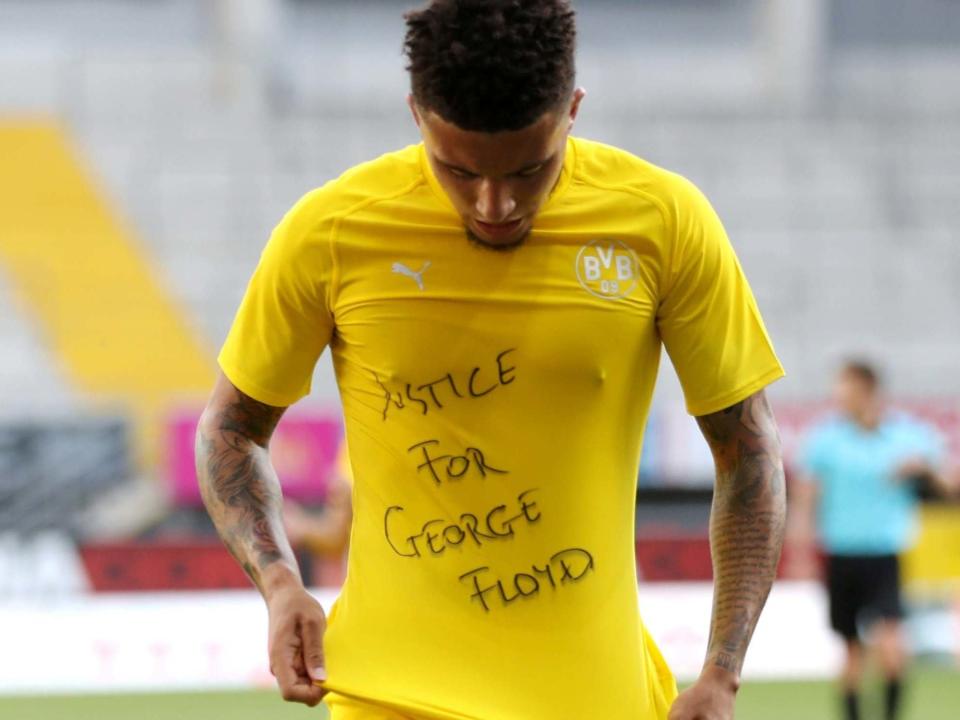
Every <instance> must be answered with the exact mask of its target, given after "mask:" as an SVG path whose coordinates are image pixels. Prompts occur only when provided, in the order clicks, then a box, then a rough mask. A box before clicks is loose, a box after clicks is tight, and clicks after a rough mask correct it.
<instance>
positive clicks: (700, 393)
mask: <svg viewBox="0 0 960 720" xmlns="http://www.w3.org/2000/svg"><path fill="white" fill-rule="evenodd" d="M669 210H670V214H671V216H672V224H673V227H672V228H668V233H669V232H671V231H672V235H673V237H672V238H671V240H672V242H673V247H672V252H671V253H670V254H669V256H668V259H667V262H666V268H665V273H664V277H663V278H662V281H661V299H660V306H659V309H658V313H657V323H658V329H659V332H660V337H661V338H662V340H663V344H664V346H665V347H666V350H667V354H668V355H669V356H670V360H671V361H672V363H673V366H674V368H675V369H676V371H677V375H678V376H679V378H680V384H681V386H682V387H683V392H684V397H685V398H686V404H687V411H688V412H689V413H690V414H691V415H708V414H710V413H713V412H718V411H720V410H723V409H724V408H727V407H729V406H731V405H734V404H736V403H738V402H740V401H741V400H743V399H745V398H747V397H749V396H750V395H752V394H753V393H755V392H757V391H759V390H761V389H762V388H764V387H765V386H766V385H768V384H770V383H771V382H773V381H774V380H777V379H778V378H780V377H782V376H783V374H784V372H783V368H782V367H781V365H780V362H779V360H778V359H777V356H776V354H775V353H774V350H773V345H772V344H771V342H770V338H769V337H768V335H767V331H766V328H765V327H764V325H763V320H762V319H761V317H760V311H759V310H758V309H757V303H756V301H755V300H754V297H753V293H752V292H751V290H750V286H749V285H748V284H747V280H746V278H745V277H744V274H743V270H742V269H741V267H740V263H739V261H738V260H737V257H736V255H735V253H734V251H733V247H732V246H731V245H730V241H729V240H728V238H727V234H726V231H725V230H724V229H723V225H722V224H721V223H720V219H719V218H718V217H717V214H716V213H715V212H714V210H713V208H712V207H711V206H710V203H709V202H708V201H707V199H706V198H705V197H704V196H703V194H702V193H701V192H700V191H699V190H698V189H697V188H696V187H694V186H693V185H692V184H691V183H690V182H689V181H687V180H684V179H683V178H677V182H676V184H675V186H674V189H673V193H672V198H671V206H670V208H669Z"/></svg>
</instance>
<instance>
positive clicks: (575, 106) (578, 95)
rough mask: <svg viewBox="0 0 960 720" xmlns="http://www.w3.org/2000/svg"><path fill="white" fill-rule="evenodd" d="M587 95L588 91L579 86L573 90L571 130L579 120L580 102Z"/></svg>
mask: <svg viewBox="0 0 960 720" xmlns="http://www.w3.org/2000/svg"><path fill="white" fill-rule="evenodd" d="M586 96H587V91H586V90H585V89H584V88H582V87H578V88H577V89H576V90H574V91H573V99H572V100H571V101H570V126H569V128H568V129H569V130H572V129H573V124H574V123H575V122H576V121H577V115H578V114H579V113H580V103H582V102H583V99H584V98H585V97H586Z"/></svg>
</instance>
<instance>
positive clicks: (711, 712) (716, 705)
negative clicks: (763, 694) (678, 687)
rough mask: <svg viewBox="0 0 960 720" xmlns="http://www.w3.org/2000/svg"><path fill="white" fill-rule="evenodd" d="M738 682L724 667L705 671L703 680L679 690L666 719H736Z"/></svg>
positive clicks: (702, 676)
mask: <svg viewBox="0 0 960 720" xmlns="http://www.w3.org/2000/svg"><path fill="white" fill-rule="evenodd" d="M738 685H739V683H738V681H737V680H736V678H735V677H734V676H733V675H732V674H730V673H727V672H726V671H724V670H720V669H716V670H705V671H704V673H703V674H702V675H701V676H700V679H699V680H697V682H696V683H694V684H693V685H691V686H690V687H689V688H687V689H686V690H684V691H683V692H682V693H680V696H679V697H678V698H677V699H676V701H675V702H674V703H673V707H672V708H670V714H669V715H668V716H667V720H733V703H734V699H735V698H736V695H737V687H738Z"/></svg>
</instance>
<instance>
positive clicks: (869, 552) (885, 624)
mask: <svg viewBox="0 0 960 720" xmlns="http://www.w3.org/2000/svg"><path fill="white" fill-rule="evenodd" d="M880 390H881V389H880V383H879V380H878V376H877V372H876V371H875V370H874V368H873V367H872V366H870V365H869V364H868V363H865V362H859V361H855V362H848V363H846V364H845V365H844V366H843V368H842V369H841V371H840V373H839V374H838V377H837V380H836V385H835V388H834V397H835V400H836V403H837V405H838V407H839V411H840V412H839V413H838V414H836V415H834V416H831V417H829V418H827V419H826V420H824V421H823V422H821V423H820V424H819V425H817V426H815V427H814V428H813V429H812V430H811V432H810V434H809V436H808V437H807V438H806V442H805V443H804V446H803V449H802V451H801V454H800V457H799V465H800V467H799V469H800V470H801V477H800V482H798V483H796V486H795V488H794V497H793V498H791V500H792V511H793V512H792V514H793V517H792V528H791V531H792V532H791V534H792V538H791V539H792V541H793V543H792V546H793V557H794V562H795V563H796V564H797V565H799V566H806V567H808V568H810V567H812V566H813V563H814V560H815V553H816V549H817V542H818V541H819V545H820V548H821V549H822V550H823V551H824V553H825V554H826V581H827V591H828V594H829V601H830V624H831V625H832V627H833V629H834V630H835V631H836V632H837V633H838V634H839V635H840V636H841V637H842V638H843V639H844V642H845V643H846V648H847V653H846V661H845V664H844V669H843V676H842V686H843V691H844V712H845V713H846V718H847V720H859V718H860V707H859V689H860V684H861V679H862V675H863V664H864V663H863V656H864V652H863V637H864V635H862V633H867V632H869V633H870V635H872V637H873V638H874V639H875V641H876V645H877V650H878V656H879V660H880V664H881V667H882V670H883V673H884V679H885V681H886V686H885V698H884V700H885V702H884V706H885V713H886V715H885V717H886V720H895V718H896V717H897V712H898V708H899V706H900V696H901V687H902V678H903V672H904V668H905V665H906V652H905V647H904V641H903V635H902V631H901V619H902V617H903V603H902V600H901V596H900V561H899V555H900V553H902V552H903V551H905V550H907V549H909V547H910V546H911V545H912V544H913V541H914V537H915V535H916V532H917V506H918V503H919V497H918V490H919V488H920V487H921V486H926V487H928V488H930V489H937V490H939V491H942V492H950V488H949V487H948V481H947V480H946V478H945V476H944V475H943V473H942V472H941V463H942V461H943V454H944V444H943V441H942V439H941V437H940V436H939V434H938V433H937V432H936V431H935V430H934V429H933V428H932V427H930V426H928V425H926V424H924V423H922V422H920V421H919V420H916V419H914V418H912V417H910V416H909V415H907V414H905V413H901V412H894V411H892V410H889V409H886V408H885V407H884V403H883V399H882V394H881V392H880ZM795 567H796V565H795Z"/></svg>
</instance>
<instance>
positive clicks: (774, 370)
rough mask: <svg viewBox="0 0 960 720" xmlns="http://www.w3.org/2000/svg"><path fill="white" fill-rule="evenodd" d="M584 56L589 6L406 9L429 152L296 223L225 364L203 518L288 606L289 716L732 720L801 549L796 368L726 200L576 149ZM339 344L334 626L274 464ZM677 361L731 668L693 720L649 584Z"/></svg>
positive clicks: (279, 615) (374, 165) (271, 606)
mask: <svg viewBox="0 0 960 720" xmlns="http://www.w3.org/2000/svg"><path fill="white" fill-rule="evenodd" d="M574 45H575V24H574V14H573V11H572V10H571V9H570V7H569V5H568V3H567V2H566V1H565V0H435V1H434V2H432V3H430V4H429V5H428V6H427V7H425V8H424V9H422V10H420V11H418V12H414V13H411V14H409V15H408V16H407V36H406V53H407V58H408V60H409V70H410V75H411V81H412V93H411V95H410V107H411V110H412V112H413V117H414V119H415V121H416V123H417V125H418V126H419V127H420V130H421V132H422V136H423V143H422V144H420V145H417V146H414V147H410V148H407V149H405V150H401V151H399V152H396V153H392V154H389V155H386V156H384V157H381V158H380V159H378V160H374V161H373V162H370V163H366V164H364V165H361V166H359V167H356V168H354V169H353V170H351V171H349V172H347V173H346V174H345V175H344V176H342V177H341V178H339V179H338V180H335V181H333V182H331V183H329V184H327V185H326V186H324V187H323V188H321V189H319V190H316V191H314V192H312V193H310V194H308V195H307V196H306V197H305V198H303V199H302V200H301V201H300V202H299V203H298V204H297V205H296V206H295V207H294V208H293V210H291V211H290V213H288V215H287V216H286V217H285V218H284V220H283V222H281V224H280V225H279V227H278V228H277V229H276V231H275V232H274V234H273V236H272V238H271V240H270V242H269V244H268V245H267V248H266V250H265V252H264V254H263V257H262V258H261V261H260V265H259V267H258V269H257V271H256V273H255V275H254V277H253V280H252V282H251V284H250V287H249V288H248V291H247V295H246V297H245V299H244V301H243V304H242V306H241V308H240V311H239V314H238V316H237V319H236V322H235V324H234V327H233V329H232V331H231V333H230V336H229V338H228V339H227V341H226V345H225V346H224V348H223V351H222V353H221V355H220V366H221V369H222V371H223V372H222V375H221V377H220V379H219V382H218V384H217V387H216V389H215V390H214V393H213V397H212V398H211V400H210V404H209V406H208V408H207V410H206V412H205V414H204V416H203V419H202V421H201V424H200V428H199V437H198V455H197V457H198V468H199V475H200V483H201V485H202V487H203V491H204V497H205V499H206V502H207V507H208V508H209V510H210V514H211V516H212V517H213V519H214V521H215V522H216V524H217V527H218V528H219V530H220V533H221V535H222V537H223V538H224V540H225V542H226V543H227V545H228V546H229V547H230V548H231V550H232V551H233V553H234V554H235V555H236V557H237V558H238V560H239V561H240V562H241V563H242V564H243V566H244V567H245V568H246V570H247V571H248V572H249V574H250V576H251V578H252V579H253V580H254V582H255V583H256V584H257V586H258V587H259V589H260V590H261V592H262V593H263V596H264V598H265V599H266V603H267V608H268V612H269V618H270V650H269V652H270V662H271V668H272V670H273V672H274V674H275V675H276V677H277V682H278V684H279V685H280V688H281V690H282V693H283V696H284V697H285V698H287V699H288V700H294V701H298V702H303V703H307V704H315V703H317V702H318V701H319V700H320V699H321V697H322V696H323V695H324V694H326V697H327V702H328V704H329V705H330V707H331V711H332V716H333V718H335V719H336V720H348V719H350V718H364V719H370V718H372V719H378V718H379V719H382V718H394V719H395V718H449V719H453V718H457V719H461V720H462V719H464V718H475V719H481V718H482V719H485V720H510V719H516V720H556V718H574V717H575V718H604V720H618V719H621V718H622V719H623V720H626V719H627V718H630V719H632V720H637V719H639V718H643V719H644V720H654V719H656V720H663V719H664V718H667V717H668V715H669V717H670V718H671V720H698V719H699V720H729V719H730V718H732V717H733V706H734V697H735V694H736V691H737V688H738V685H739V682H740V669H741V664H742V662H743V657H744V653H745V652H746V649H747V645H748V643H749V641H750V637H751V634H752V632H753V629H754V626H755V625H756V622H757V618H758V616H759V614H760V611H761V609H762V607H763V604H764V601H765V599H766V597H767V593H768V591H769V589H770V585H771V583H772V581H773V577H774V572H775V567H776V565H777V559H778V557H779V553H780V545H781V538H782V531H783V523H784V512H785V510H784V502H785V500H784V491H783V473H782V467H781V460H780V444H779V439H778V436H777V430H776V426H775V423H774V420H773V417H772V415H771V413H770V408H769V406H768V404H767V402H766V400H765V398H764V395H763V388H764V387H765V386H766V385H767V384H769V383H770V382H772V381H774V380H776V379H778V378H779V377H781V375H782V374H783V371H782V369H781V367H780V364H779V362H778V361H777V358H776V356H775V355H774V352H773V350H772V348H771V344H770V341H769V339H768V337H767V334H766V332H765V330H764V327H763V324H762V322H761V319H760V315H759V312H758V311H757V307H756V304H755V302H754V299H753V297H752V295H751V293H750V290H749V288H748V286H747V283H746V280H745V279H744V277H743V274H742V272H741V269H740V266H739V264H738V263H737V259H736V257H735V256H734V253H733V250H732V248H731V247H730V244H729V242H728V240H727V237H726V235H725V234H724V230H723V228H722V226H721V224H720V221H719V220H718V219H717V217H716V215H715V214H714V212H713V210H712V209H711V207H710V205H709V204H708V203H707V201H706V199H705V198H704V197H703V196H702V195H701V194H700V193H699V192H698V191H697V190H696V189H695V188H694V187H693V186H692V185H691V184H690V183H689V182H687V181H686V180H684V179H683V178H681V177H678V176H677V175H673V174H671V173H669V172H666V171H664V170H661V169H659V168H656V167H654V166H652V165H650V164H648V163H646V162H643V161H642V160H639V159H637V158H635V157H633V156H631V155H629V154H627V153H625V152H623V151H620V150H616V149H613V148H609V147H605V146H602V145H599V144H597V143H592V142H587V141H585V140H579V139H573V138H571V137H570V131H571V128H572V126H573V123H574V120H575V118H576V116H577V112H578V110H579V108H580V104H581V101H582V100H583V97H584V92H583V90H581V89H578V88H577V87H576V85H575V82H574V74H575V73H574ZM328 344H329V345H330V348H331V351H332V353H333V360H334V366H335V370H336V374H337V381H338V384H339V388H340V393H341V397H342V402H343V409H344V416H345V420H346V433H347V438H348V441H349V448H350V458H351V462H352V466H353V470H354V474H355V482H354V488H353V511H354V515H353V530H352V535H351V549H350V556H349V567H348V573H347V581H346V584H345V586H344V588H343V591H342V594H341V596H340V598H339V600H338V601H337V603H336V604H335V605H334V607H333V608H332V610H331V613H330V618H329V626H327V620H326V619H325V617H324V613H323V611H322V610H321V608H320V606H319V605H318V604H317V603H316V602H315V601H314V600H313V598H312V597H311V596H310V595H309V594H308V593H307V592H306V591H305V590H304V589H303V587H302V584H301V582H300V578H299V577H298V575H297V572H296V569H295V566H294V563H293V559H292V557H291V555H290V550H289V546H288V543H287V541H286V539H285V537H284V534H283V529H282V525H281V498H280V492H279V489H278V485H277V480H276V477H275V475H274V472H273V470H272V468H271V466H270V461H269V456H268V453H267V445H268V441H269V439H270V434H271V432H272V431H273V429H274V427H275V426H276V424H277V422H278V421H279V420H280V417H281V415H282V414H283V409H284V408H285V407H287V406H289V405H291V404H292V403H294V402H296V401H297V400H298V399H299V398H301V397H303V396H304V395H306V394H307V392H308V391H309V386H310V377H311V373H312V371H313V367H314V363H315V362H316V360H317V358H318V356H319V355H320V353H321V352H322V350H323V349H324V347H325V346H327V345H328ZM661 344H663V345H665V346H666V348H667V351H668V353H669V354H670V356H671V359H672V361H673V364H674V366H675V367H676V369H677V372H678V374H679V376H680V379H681V381H682V384H683V386H684V389H685V394H686V401H687V405H688V409H689V410H690V412H691V413H693V414H694V415H696V416H697V417H698V419H699V422H700V425H701V427H702V428H703V431H704V434H705V436H706V438H707V440H708V442H709V443H710V445H711V447H712V449H713V452H714V456H715V458H716V463H717V470H718V473H717V485H716V494H715V501H714V507H713V516H712V521H711V536H712V542H713V553H714V562H715V569H716V594H715V603H714V610H713V618H712V624H711V633H710V641H709V648H708V650H707V657H706V660H705V662H704V665H703V672H702V674H701V676H700V678H699V680H698V681H697V682H696V683H695V684H694V685H693V686H692V687H691V688H690V689H688V690H687V691H686V692H685V693H684V694H682V695H681V696H680V697H679V698H678V699H676V701H675V695H676V686H675V684H674V681H673V678H672V676H671V674H670V671H669V669H668V668H667V667H666V665H665V663H664V661H663V659H662V657H661V656H660V653H659V652H658V650H657V648H656V646H655V645H654V643H653V641H652V640H651V638H650V636H649V635H648V634H647V632H646V631H645V629H644V627H643V624H642V623H641V620H640V617H639V614H638V611H637V585H636V568H635V563H634V525H633V517H634V508H635V483H636V477H637V467H638V463H639V459H640V446H641V437H642V433H643V427H644V423H645V421H646V417H647V412H648V410H649V407H650V399H651V395H652V392H653V386H654V382H655V378H656V376H657V367H658V364H659V359H660V348H661ZM691 622H698V620H697V619H695V618H691ZM700 622H704V623H705V622H706V618H703V619H702V620H700ZM671 705H672V709H671Z"/></svg>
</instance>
